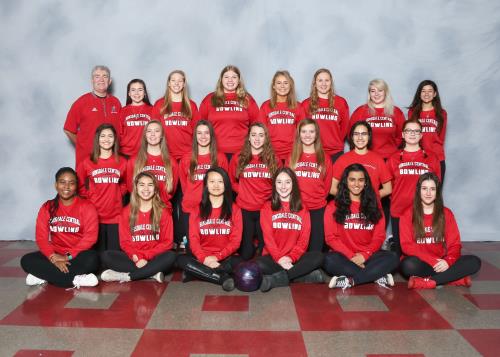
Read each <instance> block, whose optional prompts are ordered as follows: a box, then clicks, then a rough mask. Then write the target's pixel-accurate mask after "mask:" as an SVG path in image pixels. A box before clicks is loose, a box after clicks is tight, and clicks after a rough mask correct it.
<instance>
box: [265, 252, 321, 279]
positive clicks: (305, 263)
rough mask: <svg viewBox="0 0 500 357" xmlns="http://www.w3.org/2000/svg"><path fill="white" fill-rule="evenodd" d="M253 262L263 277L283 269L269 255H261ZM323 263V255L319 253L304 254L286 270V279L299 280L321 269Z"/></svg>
mask: <svg viewBox="0 0 500 357" xmlns="http://www.w3.org/2000/svg"><path fill="white" fill-rule="evenodd" d="M255 262H256V263H257V264H258V265H259V268H260V270H261V271H262V274H263V275H271V274H274V273H277V272H279V271H281V270H285V269H283V267H282V266H281V265H279V264H278V263H276V262H275V261H274V260H273V258H272V257H271V256H270V255H263V256H261V257H257V259H255ZM322 263H323V253H320V252H306V253H304V255H302V257H300V259H299V260H297V261H296V262H295V263H294V264H293V268H291V269H289V270H287V271H286V272H287V274H288V279H290V280H293V279H295V278H299V277H301V276H304V275H306V274H309V273H310V272H312V271H313V270H316V269H318V268H320V267H321V264H322Z"/></svg>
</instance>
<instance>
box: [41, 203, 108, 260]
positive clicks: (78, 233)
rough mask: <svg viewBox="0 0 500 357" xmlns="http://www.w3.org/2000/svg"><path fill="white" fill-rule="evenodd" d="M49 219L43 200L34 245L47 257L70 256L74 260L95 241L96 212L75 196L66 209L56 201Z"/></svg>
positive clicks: (89, 204) (46, 205)
mask: <svg viewBox="0 0 500 357" xmlns="http://www.w3.org/2000/svg"><path fill="white" fill-rule="evenodd" d="M49 219H50V204H49V201H47V202H45V203H44V204H43V205H42V207H41V208H40V210H39V211H38V216H37V219H36V243H37V244H38V248H39V249H40V252H42V254H43V255H45V256H46V257H47V258H48V257H50V256H51V255H52V254H54V253H57V254H63V255H64V254H66V253H70V254H71V255H72V256H73V258H74V257H76V256H77V255H78V254H79V253H80V252H82V251H84V250H88V249H90V248H91V247H92V246H93V245H94V243H95V242H96V241H97V233H98V231H99V225H98V219H97V212H96V210H95V208H94V206H93V205H92V203H90V202H88V201H87V200H84V199H82V198H80V197H75V199H74V201H73V203H72V204H71V205H69V206H65V205H63V204H62V203H61V201H59V207H58V209H57V211H56V214H55V216H54V217H53V218H52V219H50V221H49Z"/></svg>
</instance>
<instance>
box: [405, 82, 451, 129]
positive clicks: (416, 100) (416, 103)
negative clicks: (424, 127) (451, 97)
mask: <svg viewBox="0 0 500 357" xmlns="http://www.w3.org/2000/svg"><path fill="white" fill-rule="evenodd" d="M425 86H431V87H432V89H434V92H435V93H436V96H435V97H434V98H433V99H432V106H433V107H434V112H435V113H436V120H437V122H438V126H437V131H438V133H441V130H442V129H443V125H444V116H443V107H442V105H441V98H440V97H439V90H438V86H437V84H436V83H435V82H434V81H431V80H430V79H426V80H423V81H422V82H420V84H419V85H418V87H417V91H416V92H415V96H414V97H413V101H412V102H411V104H410V106H409V107H408V108H409V109H411V110H412V113H411V117H410V118H408V119H417V120H418V119H420V114H421V113H422V104H423V102H422V98H420V95H421V92H422V89H424V87H425Z"/></svg>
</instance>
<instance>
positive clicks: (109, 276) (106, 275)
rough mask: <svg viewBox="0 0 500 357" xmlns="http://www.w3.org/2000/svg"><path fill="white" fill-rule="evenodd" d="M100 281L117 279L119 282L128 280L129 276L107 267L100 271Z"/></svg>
mask: <svg viewBox="0 0 500 357" xmlns="http://www.w3.org/2000/svg"><path fill="white" fill-rule="evenodd" d="M101 280H102V281H108V282H109V281H119V282H120V283H123V282H126V281H130V276H129V274H128V273H122V272H119V271H114V270H111V269H107V270H105V271H103V272H102V273H101Z"/></svg>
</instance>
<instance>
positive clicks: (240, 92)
mask: <svg viewBox="0 0 500 357" xmlns="http://www.w3.org/2000/svg"><path fill="white" fill-rule="evenodd" d="M229 71H233V72H234V73H236V74H237V75H238V80H239V82H238V87H236V96H237V97H238V102H239V103H240V105H241V106H242V107H244V108H246V107H247V106H248V93H247V91H246V89H245V85H244V84H243V78H241V72H240V70H239V69H238V67H236V66H233V65H228V66H226V67H224V68H223V69H222V71H221V72H220V76H219V80H218V81H217V85H216V86H215V91H214V95H213V96H212V106H213V107H222V106H223V105H224V99H225V96H224V87H223V86H222V77H224V74H225V73H226V72H229Z"/></svg>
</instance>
